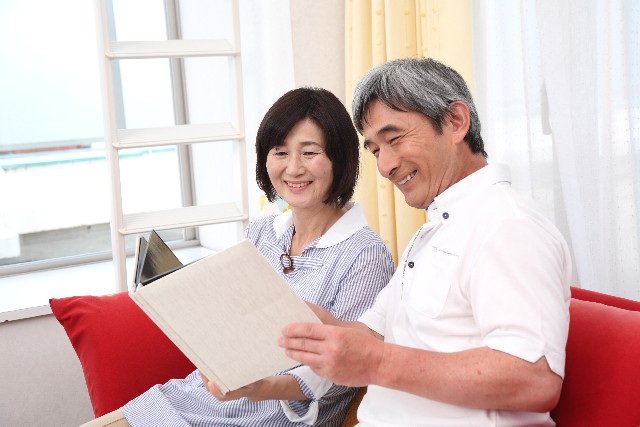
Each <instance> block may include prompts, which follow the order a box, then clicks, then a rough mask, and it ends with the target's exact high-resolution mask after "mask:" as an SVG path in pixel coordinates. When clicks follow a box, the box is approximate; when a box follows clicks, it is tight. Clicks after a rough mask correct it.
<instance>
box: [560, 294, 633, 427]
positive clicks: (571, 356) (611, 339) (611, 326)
mask: <svg viewBox="0 0 640 427" xmlns="http://www.w3.org/2000/svg"><path fill="white" fill-rule="evenodd" d="M570 315H571V320H570V322H571V323H570V327H569V338H568V342H567V361H566V368H565V379H564V383H563V386H562V393H561V396H560V401H559V403H558V405H557V407H556V408H555V409H554V410H553V411H552V412H551V415H552V417H553V419H554V420H555V421H556V423H557V425H558V427H568V426H586V425H588V426H638V425H640V404H638V402H640V312H638V311H631V310H625V309H622V308H618V307H612V306H608V305H604V304H600V303H596V302H592V301H582V300H579V299H576V298H572V299H571V304H570Z"/></svg>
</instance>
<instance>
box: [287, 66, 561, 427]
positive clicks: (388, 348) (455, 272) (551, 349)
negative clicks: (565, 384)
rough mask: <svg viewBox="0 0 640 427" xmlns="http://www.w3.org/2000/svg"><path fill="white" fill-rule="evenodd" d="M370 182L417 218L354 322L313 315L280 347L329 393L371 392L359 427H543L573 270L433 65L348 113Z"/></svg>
mask: <svg viewBox="0 0 640 427" xmlns="http://www.w3.org/2000/svg"><path fill="white" fill-rule="evenodd" d="M353 116H354V117H353V118H354V122H355V124H356V127H357V129H358V131H359V132H360V133H362V134H363V135H364V137H365V142H364V144H365V147H366V148H367V149H368V150H369V151H371V153H373V155H374V156H375V157H376V160H377V165H378V170H379V172H380V174H381V175H383V176H384V177H386V178H387V179H389V180H390V181H392V182H393V183H394V184H395V186H396V187H397V188H398V189H399V190H400V191H401V192H402V193H403V194H404V196H405V200H406V202H407V203H408V204H409V205H410V206H413V207H415V208H418V209H427V217H428V222H427V223H426V224H425V225H423V227H422V228H421V229H420V230H418V231H417V232H416V234H415V235H414V237H413V239H412V241H411V242H410V243H409V244H408V246H407V249H406V250H405V252H404V254H403V256H402V258H401V259H400V261H399V264H398V268H397V271H396V273H395V275H394V276H393V278H392V279H391V281H390V282H389V285H387V287H386V288H384V289H383V290H382V292H381V293H380V294H379V296H378V298H377V300H376V303H375V305H374V306H373V307H372V308H371V309H370V310H368V311H367V312H365V314H364V315H363V316H362V317H361V318H360V319H359V321H358V322H339V321H337V320H335V319H334V318H332V317H331V316H330V315H328V313H326V312H322V311H321V310H316V311H317V312H318V314H319V316H320V317H321V319H322V320H323V322H324V324H323V325H310V324H292V325H288V326H287V327H286V328H285V329H284V330H283V336H282V337H281V338H280V345H281V346H282V347H284V348H285V349H286V352H287V354H288V355H289V356H290V357H292V358H294V359H296V360H298V361H299V362H300V363H303V364H305V365H308V366H310V367H311V368H312V369H313V370H314V371H315V372H316V373H318V374H320V375H322V376H324V377H326V378H328V379H330V380H332V381H333V382H335V383H337V384H343V385H351V386H365V385H368V389H367V394H366V395H365V397H364V399H363V401H362V403H361V405H360V407H359V410H358V419H359V422H360V423H361V425H363V426H369V425H371V426H381V425H394V426H400V425H428V426H525V425H527V426H530V425H543V426H544V425H554V422H553V421H552V420H551V418H550V416H549V411H550V410H551V409H552V408H553V407H554V406H555V405H556V403H557V401H558V398H559V395H560V389H561V386H562V377H563V375H564V361H565V352H564V349H565V344H566V339H567V333H568V323H569V311H568V308H569V297H570V292H569V281H570V276H571V260H570V255H569V251H568V248H567V245H566V243H565V241H564V239H563V237H562V236H561V234H560V233H559V232H558V231H557V229H556V228H555V227H554V226H553V225H552V224H551V223H550V222H549V221H548V220H547V219H546V218H544V217H543V216H542V215H541V214H539V213H538V212H537V211H536V210H534V209H533V208H532V207H531V206H530V205H529V204H528V203H526V202H524V201H522V200H520V199H519V198H518V197H517V196H516V195H515V194H514V193H513V191H512V190H511V188H510V182H509V181H510V178H509V172H508V170H507V169H506V168H505V167H503V166H499V165H493V164H491V165H488V164H487V161H486V153H485V151H484V146H483V141H482V138H481V136H480V122H479V120H478V115H477V112H476V109H475V106H474V103H473V100H472V98H471V95H470V93H469V90H468V88H467V86H466V84H465V82H464V80H463V79H462V78H461V77H460V75H459V74H458V73H457V72H455V71H454V70H452V69H451V68H449V67H447V66H445V65H443V64H441V63H439V62H437V61H434V60H431V59H401V60H396V61H391V62H388V63H386V64H383V65H381V66H378V67H376V68H374V69H372V70H371V71H370V72H369V73H368V74H367V75H366V76H365V77H364V78H363V79H362V80H361V81H360V83H359V84H358V86H357V88H356V91H355V95H354V101H353Z"/></svg>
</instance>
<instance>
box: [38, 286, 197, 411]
mask: <svg viewBox="0 0 640 427" xmlns="http://www.w3.org/2000/svg"><path fill="white" fill-rule="evenodd" d="M49 305H50V306H51V310H52V312H53V314H54V316H55V317H56V319H58V321H59V322H60V323H61V324H62V326H63V327H64V330H65V331H66V333H67V335H68V336H69V340H70V341H71V344H72V346H73V348H74V350H75V351H76V354H77V355H78V358H79V359H80V364H81V365H82V370H83V372H84V378H85V381H86V383H87V388H88V391H89V398H90V400H91V404H92V405H93V412H94V413H95V416H96V417H98V416H101V415H103V414H105V413H108V412H111V411H113V410H115V409H118V408H119V407H121V406H122V405H124V404H125V403H127V402H128V401H129V400H131V399H133V398H134V397H136V396H138V395H140V394H141V393H143V392H144V391H146V390H147V389H149V388H150V387H151V386H153V385H155V384H160V383H164V382H166V381H167V380H169V379H171V378H183V377H185V376H187V375H188V374H189V373H190V372H192V371H193V370H194V369H195V368H194V366H193V364H192V363H191V362H190V361H189V360H188V359H187V358H186V357H185V356H184V355H183V354H182V353H181V352H180V350H178V348H177V347H176V346H175V345H174V344H173V343H172V342H171V341H170V340H169V339H168V338H167V337H166V336H165V335H164V334H163V333H162V332H161V331H160V329H158V327H157V326H156V325H155V324H154V323H153V322H152V321H151V320H150V319H149V318H148V317H147V316H146V315H145V314H144V313H143V312H142V310H140V308H138V306H137V305H136V304H135V303H134V302H133V300H131V298H130V297H129V295H128V294H127V293H126V292H121V293H117V294H113V295H106V296H76V297H68V298H53V299H51V300H49Z"/></svg>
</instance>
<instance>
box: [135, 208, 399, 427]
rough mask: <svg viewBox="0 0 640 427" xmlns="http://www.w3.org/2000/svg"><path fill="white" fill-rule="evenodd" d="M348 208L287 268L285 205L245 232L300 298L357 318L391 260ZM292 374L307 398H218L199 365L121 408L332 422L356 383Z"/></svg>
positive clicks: (171, 420)
mask: <svg viewBox="0 0 640 427" xmlns="http://www.w3.org/2000/svg"><path fill="white" fill-rule="evenodd" d="M348 207H349V208H350V209H349V210H348V211H347V212H346V213H345V214H344V215H343V216H342V217H341V218H340V219H339V220H338V221H337V222H336V223H335V224H334V225H333V226H332V227H331V228H330V229H329V230H327V232H326V233H325V234H324V235H323V236H321V237H319V238H318V239H316V240H315V241H314V242H312V243H311V244H310V245H309V246H307V247H306V248H305V249H304V250H303V252H302V253H301V255H300V256H294V257H292V258H293V264H294V267H295V269H294V271H293V272H291V273H289V274H286V275H285V274H284V273H282V266H281V265H280V255H281V254H283V253H284V252H286V251H288V249H289V247H290V245H291V238H292V234H293V222H292V216H291V212H290V211H288V212H285V213H283V214H280V215H276V216H268V217H264V218H261V219H259V220H256V221H253V222H252V223H251V224H249V227H248V229H247V238H248V239H249V240H251V241H252V242H253V243H254V244H255V245H256V247H257V248H258V249H259V250H260V252H261V253H262V255H263V256H264V257H265V258H266V259H267V260H268V261H269V262H270V263H271V265H273V267H274V268H275V269H276V271H279V272H280V274H281V275H282V277H283V278H284V279H285V280H287V282H288V283H289V284H290V285H291V287H292V288H293V289H294V290H295V291H296V293H297V294H298V295H299V296H300V298H302V299H303V300H305V301H309V302H312V303H315V304H318V305H320V306H322V307H323V308H325V309H326V310H328V311H329V312H331V313H332V314H333V315H334V316H336V317H337V318H339V319H343V320H355V319H357V318H358V317H359V316H360V315H361V314H362V313H363V312H364V311H365V310H366V309H367V308H368V307H370V306H371V305H372V304H373V301H374V299H375V297H376V295H377V294H378V292H379V291H380V290H381V289H382V288H383V287H384V286H385V285H386V284H387V282H388V281H389V279H390V278H391V275H392V274H393V270H394V264H393V261H392V259H391V255H390V254H389V252H388V250H387V248H386V247H385V245H384V243H383V242H382V240H381V239H380V237H379V236H378V235H377V234H376V233H374V232H373V231H372V230H371V229H370V228H369V227H368V226H367V224H366V220H365V218H364V215H363V213H362V210H361V208H360V206H358V205H357V204H353V203H350V204H349V205H348ZM280 374H281V375H292V376H293V377H294V378H295V379H296V381H297V382H298V384H299V385H300V388H301V390H302V391H303V393H304V394H305V396H307V397H308V398H309V400H304V401H277V400H264V401H259V402H251V401H250V400H248V399H246V398H242V399H238V400H235V401H228V402H222V401H218V400H217V399H215V397H213V395H212V394H211V393H209V391H208V390H207V389H206V388H205V387H204V385H203V384H202V381H201V380H200V376H199V373H198V371H195V372H193V373H191V374H190V375H189V376H188V377H186V378H185V379H178V380H170V381H168V382H167V383H165V384H161V385H156V386H154V387H152V388H151V389H150V390H148V391H147V392H145V393H144V394H142V395H140V396H139V397H137V398H135V399H134V400H132V401H131V402H129V403H127V404H126V405H125V406H124V407H123V408H122V411H123V412H124V414H125V416H126V418H127V420H128V421H129V423H130V424H131V425H132V426H133V427H136V426H145V427H148V426H158V427H159V426H170V427H177V426H245V427H249V426H260V427H263V426H269V427H272V426H274V427H275V426H296V425H298V426H300V425H319V426H339V425H340V423H341V422H342V420H343V419H344V416H345V414H346V411H347V408H348V405H349V402H350V400H351V398H352V397H353V395H354V394H355V391H356V390H355V389H353V388H348V387H344V386H337V385H335V384H333V383H331V382H329V381H327V380H325V379H323V378H321V377H319V376H317V375H316V374H314V373H313V372H312V371H311V370H310V369H309V368H308V367H306V366H299V367H297V368H294V369H292V370H289V371H287V372H283V373H280Z"/></svg>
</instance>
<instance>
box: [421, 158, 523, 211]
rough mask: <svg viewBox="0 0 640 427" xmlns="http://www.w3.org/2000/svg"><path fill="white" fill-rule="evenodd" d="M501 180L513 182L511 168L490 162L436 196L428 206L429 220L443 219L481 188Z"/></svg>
mask: <svg viewBox="0 0 640 427" xmlns="http://www.w3.org/2000/svg"><path fill="white" fill-rule="evenodd" d="M501 182H507V183H509V184H511V173H510V171H509V168H508V167H507V166H506V165H503V164H489V165H486V166H484V167H483V168H481V169H479V170H477V171H476V172H474V173H472V174H471V175H469V176H467V177H465V178H463V179H461V180H460V181H458V182H456V183H455V184H453V185H452V186H451V187H449V188H447V189H446V190H445V191H443V192H442V193H441V194H439V195H438V196H436V198H435V199H434V200H433V202H432V203H431V205H429V207H428V208H427V218H429V221H431V220H433V221H438V222H439V221H441V220H442V219H447V218H448V217H449V216H450V215H451V213H452V212H451V211H452V210H455V207H456V205H458V204H459V203H460V202H462V201H463V200H464V199H466V198H468V197H469V196H470V195H473V194H475V193H477V192H478V191H479V190H480V189H482V188H485V187H488V186H491V185H495V184H498V183H501Z"/></svg>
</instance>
